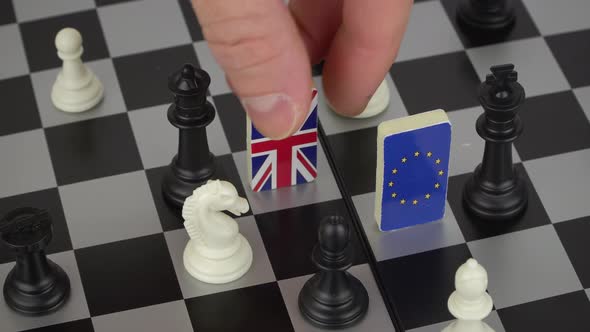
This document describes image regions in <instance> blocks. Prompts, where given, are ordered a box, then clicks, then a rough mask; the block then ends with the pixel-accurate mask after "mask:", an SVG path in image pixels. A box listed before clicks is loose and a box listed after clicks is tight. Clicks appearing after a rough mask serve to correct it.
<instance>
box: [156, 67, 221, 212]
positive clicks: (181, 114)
mask: <svg viewBox="0 0 590 332" xmlns="http://www.w3.org/2000/svg"><path fill="white" fill-rule="evenodd" d="M210 83H211V78H210V77H209V74H207V72H205V71H204V70H202V69H199V68H195V67H193V66H192V65H190V64H185V65H184V66H183V67H182V68H181V69H180V70H179V71H177V72H176V73H174V74H172V75H171V76H170V78H169V80H168V88H169V89H170V91H171V92H172V94H173V95H174V103H173V104H172V105H170V107H169V108H168V121H170V123H171V124H172V125H173V126H174V127H176V128H178V129H179V131H180V134H179V143H178V153H177V154H176V156H175V157H174V158H173V159H172V163H171V164H170V166H169V168H168V171H167V172H166V174H165V175H164V180H163V182H162V193H163V195H164V198H165V199H166V201H167V202H168V203H170V204H172V206H173V207H175V208H178V209H180V208H182V204H183V203H184V200H185V199H186V198H187V197H188V196H190V195H191V194H192V193H193V190H195V188H197V187H199V186H201V185H203V184H205V183H206V182H207V180H209V179H211V178H212V177H213V174H214V173H215V165H214V160H215V158H214V156H213V154H212V153H211V152H210V151H209V143H208V142H207V132H206V127H207V126H208V125H209V124H210V123H211V122H212V121H213V119H214V118H215V109H214V108H213V105H211V103H210V102H208V101H207V88H208V87H209V84H210Z"/></svg>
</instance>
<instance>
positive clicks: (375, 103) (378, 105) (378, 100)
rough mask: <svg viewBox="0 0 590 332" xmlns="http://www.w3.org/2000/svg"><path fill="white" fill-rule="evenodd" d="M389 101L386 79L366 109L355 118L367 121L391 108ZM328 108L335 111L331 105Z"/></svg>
mask: <svg viewBox="0 0 590 332" xmlns="http://www.w3.org/2000/svg"><path fill="white" fill-rule="evenodd" d="M389 99H390V94H389V85H388V84H387V80H386V79H384V80H383V81H382V82H381V84H379V86H378V87H377V90H376V91H375V93H374V94H373V96H371V99H369V103H368V104H367V106H366V107H365V109H364V110H363V111H362V112H361V113H360V114H358V115H357V116H354V117H353V118H354V119H365V118H370V117H373V116H376V115H378V114H380V113H382V112H383V111H385V110H386V109H387V106H389ZM328 106H330V108H331V109H334V108H333V107H332V106H331V105H329V104H328Z"/></svg>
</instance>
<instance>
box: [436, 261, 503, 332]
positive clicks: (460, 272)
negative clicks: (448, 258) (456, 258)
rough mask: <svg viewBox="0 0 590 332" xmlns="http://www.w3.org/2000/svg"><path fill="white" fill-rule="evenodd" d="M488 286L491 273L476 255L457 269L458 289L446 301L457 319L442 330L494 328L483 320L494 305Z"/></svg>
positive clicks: (489, 331)
mask: <svg viewBox="0 0 590 332" xmlns="http://www.w3.org/2000/svg"><path fill="white" fill-rule="evenodd" d="M487 288H488V273H487V272H486V270H485V269H484V268H483V266H481V265H480V264H479V263H478V262H477V261H476V260H475V259H473V258H470V259H468V260H467V262H465V263H464V264H463V265H461V266H460V267H459V269H457V273H455V291H454V292H453V293H452V294H451V296H450V297H449V301H448V303H447V305H448V308H449V311H450V312H451V315H453V317H455V318H456V320H455V321H453V322H452V323H451V324H450V325H449V326H447V327H446V328H445V329H444V330H443V332H494V330H493V329H492V328H491V327H489V326H488V325H487V324H486V323H485V322H483V321H482V319H484V318H486V317H487V316H488V315H489V314H490V312H491V311H492V307H493V302H492V298H491V297H490V295H489V294H488V293H487V292H486V289H487Z"/></svg>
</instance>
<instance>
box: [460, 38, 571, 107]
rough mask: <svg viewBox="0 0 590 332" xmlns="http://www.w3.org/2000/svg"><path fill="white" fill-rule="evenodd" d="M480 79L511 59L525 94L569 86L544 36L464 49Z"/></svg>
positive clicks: (534, 93) (529, 94)
mask: <svg viewBox="0 0 590 332" xmlns="http://www.w3.org/2000/svg"><path fill="white" fill-rule="evenodd" d="M467 55H468V56H469V59H471V62H472V63H473V66H474V67H475V70H476V72H477V75H478V76H479V78H480V80H481V81H484V80H485V78H486V75H487V74H489V73H491V72H490V67H491V66H493V65H499V64H505V63H512V64H514V66H515V68H514V69H515V70H516V71H517V72H518V81H519V83H520V84H521V85H522V86H523V87H524V91H525V93H526V96H527V97H532V96H537V95H541V94H547V93H552V92H558V91H563V90H568V89H570V86H569V83H568V82H567V80H566V78H565V76H564V74H563V71H562V70H561V68H560V67H559V64H558V63H557V60H555V57H554V56H553V53H552V52H551V50H550V49H549V46H547V43H546V42H545V39H543V38H542V37H539V38H530V39H522V40H517V41H512V42H507V43H500V44H493V45H489V46H482V47H477V48H472V49H469V50H467Z"/></svg>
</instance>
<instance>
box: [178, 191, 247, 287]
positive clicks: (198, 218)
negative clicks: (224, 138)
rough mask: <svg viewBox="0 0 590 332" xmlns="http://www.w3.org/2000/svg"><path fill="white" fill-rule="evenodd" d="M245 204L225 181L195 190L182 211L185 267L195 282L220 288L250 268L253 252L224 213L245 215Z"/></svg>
mask: <svg viewBox="0 0 590 332" xmlns="http://www.w3.org/2000/svg"><path fill="white" fill-rule="evenodd" d="M249 209H250V206H249V205H248V201H247V200H246V199H244V198H241V197H239V196H238V192H237V191H236V188H235V187H234V186H233V185H232V184H231V183H229V182H227V181H220V180H213V181H211V180H210V181H208V182H207V183H206V184H204V185H202V186H200V187H199V188H197V189H195V191H194V192H193V194H192V195H191V196H189V197H188V198H187V199H186V200H185V202H184V206H183V208H182V217H183V218H184V220H185V221H184V227H185V228H186V231H187V232H188V234H189V236H190V240H189V242H188V244H187V245H186V248H185V249H184V257H183V259H184V267H185V268H186V270H187V271H188V273H190V275H192V276H193V277H195V278H196V279H198V280H200V281H203V282H206V283H211V284H221V283H226V282H231V281H234V280H236V279H239V278H240V277H241V276H243V275H244V274H245V273H246V272H247V271H248V269H249V268H250V265H252V248H251V247H250V244H249V243H248V241H247V240H246V238H244V236H243V235H242V234H240V233H239V229H238V224H237V222H236V221H235V220H234V219H233V218H231V217H229V216H228V215H226V214H225V213H223V212H222V211H229V212H231V213H232V214H234V215H236V216H239V215H241V214H242V213H246V212H248V210H249Z"/></svg>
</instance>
